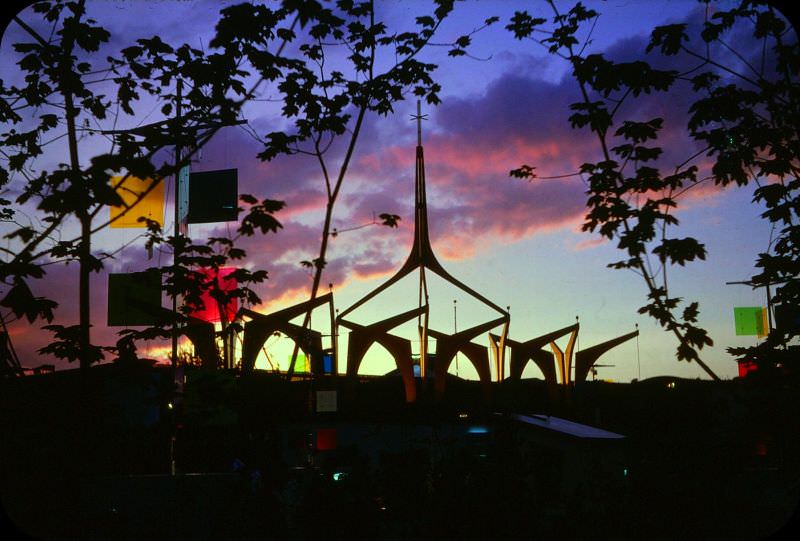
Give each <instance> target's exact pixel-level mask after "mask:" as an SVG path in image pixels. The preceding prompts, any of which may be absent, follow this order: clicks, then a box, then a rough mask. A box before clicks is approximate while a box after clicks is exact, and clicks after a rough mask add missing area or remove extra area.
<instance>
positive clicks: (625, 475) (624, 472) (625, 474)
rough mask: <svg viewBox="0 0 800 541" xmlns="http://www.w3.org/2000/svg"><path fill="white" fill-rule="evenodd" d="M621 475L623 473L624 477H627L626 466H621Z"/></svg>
mask: <svg viewBox="0 0 800 541" xmlns="http://www.w3.org/2000/svg"><path fill="white" fill-rule="evenodd" d="M622 475H623V476H624V477H628V468H623V469H622Z"/></svg>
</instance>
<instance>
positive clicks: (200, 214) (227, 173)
mask: <svg viewBox="0 0 800 541" xmlns="http://www.w3.org/2000/svg"><path fill="white" fill-rule="evenodd" d="M238 189H239V187H238V172H237V170H236V169H222V170H219V171H202V172H198V173H194V172H193V173H190V174H189V215H188V217H187V221H188V223H190V224H203V223H214V222H235V221H236V220H237V219H238V208H239V207H238V204H239V194H238Z"/></svg>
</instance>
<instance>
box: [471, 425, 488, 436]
mask: <svg viewBox="0 0 800 541" xmlns="http://www.w3.org/2000/svg"><path fill="white" fill-rule="evenodd" d="M488 432H489V429H488V428H486V427H485V426H471V427H469V428H468V429H467V433H468V434H486V433H488Z"/></svg>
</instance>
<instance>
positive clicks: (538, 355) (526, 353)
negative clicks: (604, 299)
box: [490, 323, 580, 382]
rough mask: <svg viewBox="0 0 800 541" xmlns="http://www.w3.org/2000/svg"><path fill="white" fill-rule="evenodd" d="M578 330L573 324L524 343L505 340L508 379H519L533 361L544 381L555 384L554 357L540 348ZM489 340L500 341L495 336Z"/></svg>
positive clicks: (491, 336) (576, 325)
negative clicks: (508, 351)
mask: <svg viewBox="0 0 800 541" xmlns="http://www.w3.org/2000/svg"><path fill="white" fill-rule="evenodd" d="M579 328H580V326H579V324H578V323H575V324H574V325H570V326H568V327H564V328H563V329H558V330H557V331H552V332H549V333H547V334H543V335H542V336H537V337H536V338H531V339H530V340H527V341H525V342H518V341H516V340H512V339H511V338H506V340H505V343H506V345H508V346H509V348H510V349H511V358H510V359H509V372H510V374H509V377H511V378H513V379H519V378H521V377H522V372H523V371H524V370H525V365H526V364H528V361H530V360H533V361H534V362H535V363H536V365H537V366H538V367H539V369H540V370H541V371H542V374H543V375H544V379H545V381H547V382H550V381H551V379H552V381H553V382H556V373H555V366H554V357H553V355H551V354H550V353H548V352H546V351H542V350H541V348H542V347H543V346H545V345H546V344H548V343H550V342H552V341H553V340H556V339H558V338H561V337H562V336H564V335H565V334H567V333H570V332H575V333H577V331H578V329H579ZM490 338H491V339H492V340H494V341H499V340H500V337H499V336H497V335H490Z"/></svg>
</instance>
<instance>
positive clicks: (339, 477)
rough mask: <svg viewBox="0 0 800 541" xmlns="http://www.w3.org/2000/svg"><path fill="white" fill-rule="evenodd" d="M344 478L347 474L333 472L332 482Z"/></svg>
mask: <svg viewBox="0 0 800 541" xmlns="http://www.w3.org/2000/svg"><path fill="white" fill-rule="evenodd" d="M346 477H347V474H346V473H344V472H340V471H337V472H334V474H333V480H334V481H342V480H344V479H345V478H346Z"/></svg>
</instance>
